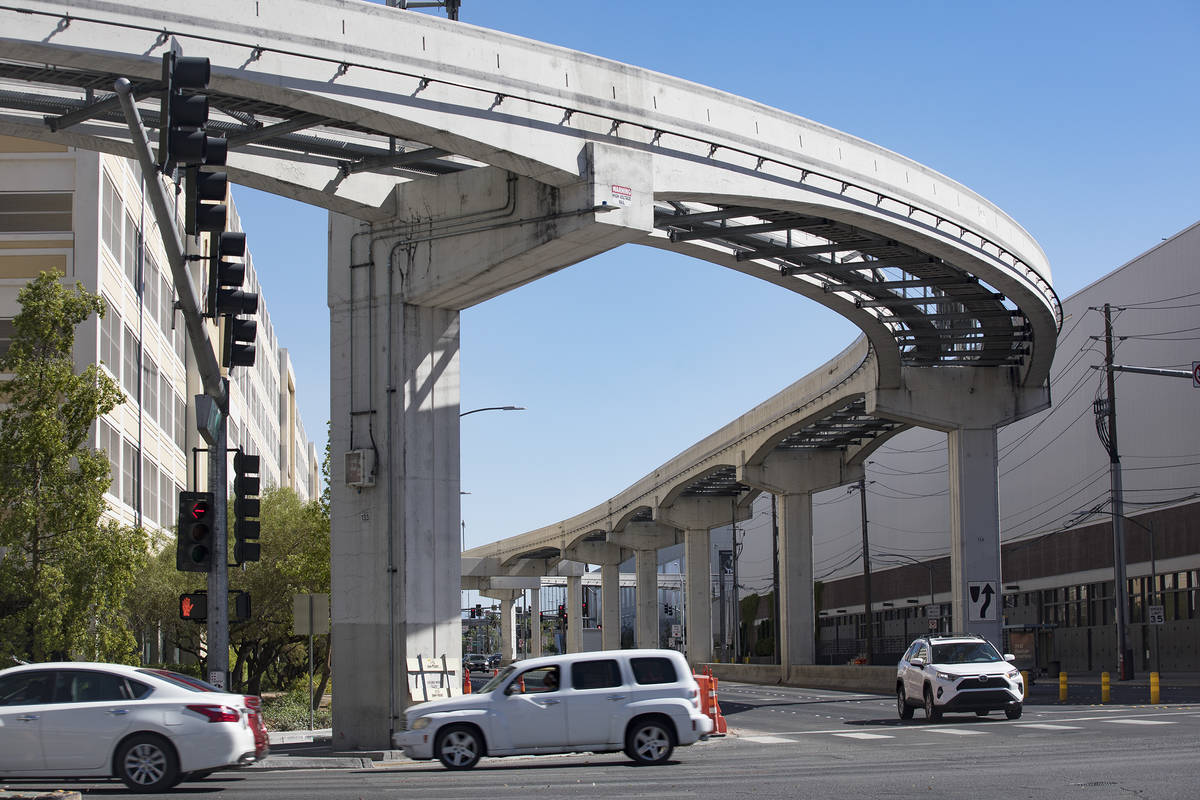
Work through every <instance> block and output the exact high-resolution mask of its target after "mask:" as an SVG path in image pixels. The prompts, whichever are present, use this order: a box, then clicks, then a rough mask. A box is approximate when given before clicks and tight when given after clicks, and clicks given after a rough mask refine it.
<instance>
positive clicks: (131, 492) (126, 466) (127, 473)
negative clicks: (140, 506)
mask: <svg viewBox="0 0 1200 800" xmlns="http://www.w3.org/2000/svg"><path fill="white" fill-rule="evenodd" d="M121 445H122V447H121V500H122V502H124V503H125V505H127V506H129V507H131V508H137V468H138V453H137V448H136V447H134V445H133V442H131V441H129V440H128V439H122V440H121Z"/></svg>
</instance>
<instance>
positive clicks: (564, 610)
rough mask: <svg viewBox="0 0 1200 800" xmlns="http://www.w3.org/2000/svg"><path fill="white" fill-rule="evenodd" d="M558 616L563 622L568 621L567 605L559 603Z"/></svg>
mask: <svg viewBox="0 0 1200 800" xmlns="http://www.w3.org/2000/svg"><path fill="white" fill-rule="evenodd" d="M558 618H559V619H561V620H562V621H563V622H566V621H567V607H566V606H564V605H563V604H562V603H559V604H558Z"/></svg>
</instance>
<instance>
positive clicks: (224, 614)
mask: <svg viewBox="0 0 1200 800" xmlns="http://www.w3.org/2000/svg"><path fill="white" fill-rule="evenodd" d="M227 419H228V415H227V414H224V413H223V414H221V416H220V422H219V423H218V426H217V430H216V431H215V433H216V435H215V436H214V437H213V439H214V441H213V443H212V446H211V447H210V448H209V450H208V490H209V491H210V492H212V493H213V511H214V516H215V517H216V519H215V520H214V522H213V562H212V563H213V568H212V569H211V570H209V572H208V682H209V683H211V684H213V685H214V686H218V687H220V688H222V689H228V688H229V682H228V680H227V676H228V674H229V570H228V568H227V566H226V565H227V564H228V563H229V554H228V549H229V536H228V535H227V533H226V520H227V519H228V518H229V515H228V513H227V511H228V504H229V500H228V497H227V494H226V491H225V487H226V486H228V485H229V481H228V479H227V477H226V474H225V473H226V470H227V462H228V459H226V457H225V446H226V441H225V435H226V431H227V430H228V424H227V422H226V420H227Z"/></svg>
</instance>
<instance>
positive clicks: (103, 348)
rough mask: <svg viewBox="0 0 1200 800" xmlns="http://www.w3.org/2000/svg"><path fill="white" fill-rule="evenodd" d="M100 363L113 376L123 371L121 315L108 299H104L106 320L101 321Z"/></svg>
mask: <svg viewBox="0 0 1200 800" xmlns="http://www.w3.org/2000/svg"><path fill="white" fill-rule="evenodd" d="M100 362H101V363H102V364H104V365H105V366H107V367H108V371H109V372H111V373H112V374H113V375H118V374H119V373H120V371H121V315H120V314H118V313H117V309H116V306H115V305H114V304H113V301H112V300H109V299H108V298H107V297H105V298H104V319H102V320H100Z"/></svg>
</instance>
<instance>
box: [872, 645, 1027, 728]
mask: <svg viewBox="0 0 1200 800" xmlns="http://www.w3.org/2000/svg"><path fill="white" fill-rule="evenodd" d="M1013 660H1014V656H1013V655H1011V654H1008V653H1006V654H1005V655H1003V656H1001V655H1000V652H999V651H998V650H996V648H995V647H993V646H992V644H991V642H989V641H988V640H987V639H984V638H983V637H982V636H979V635H976V634H933V635H930V636H922V637H920V638H918V639H916V640H915V641H914V642H913V643H912V644H910V645H909V646H908V650H906V651H905V652H904V655H903V656H901V658H900V663H899V664H898V665H897V667H896V710H897V712H898V713H899V714H900V719H912V716H913V709H914V708H917V707H921V708H924V710H925V718H926V719H928V720H936V719H938V718H940V717H941V716H942V714H943V713H946V712H953V711H974V712H975V713H976V714H978V715H979V716H981V717H986V716H987V715H988V712H990V711H1003V712H1004V714H1005V716H1007V717H1008V718H1009V719H1018V718H1019V717H1020V716H1021V708H1022V705H1023V701H1024V696H1025V687H1024V684H1023V683H1022V681H1021V673H1020V671H1019V670H1018V669H1017V668H1016V667H1014V666H1013V665H1012V663H1011V662H1012V661H1013Z"/></svg>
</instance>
